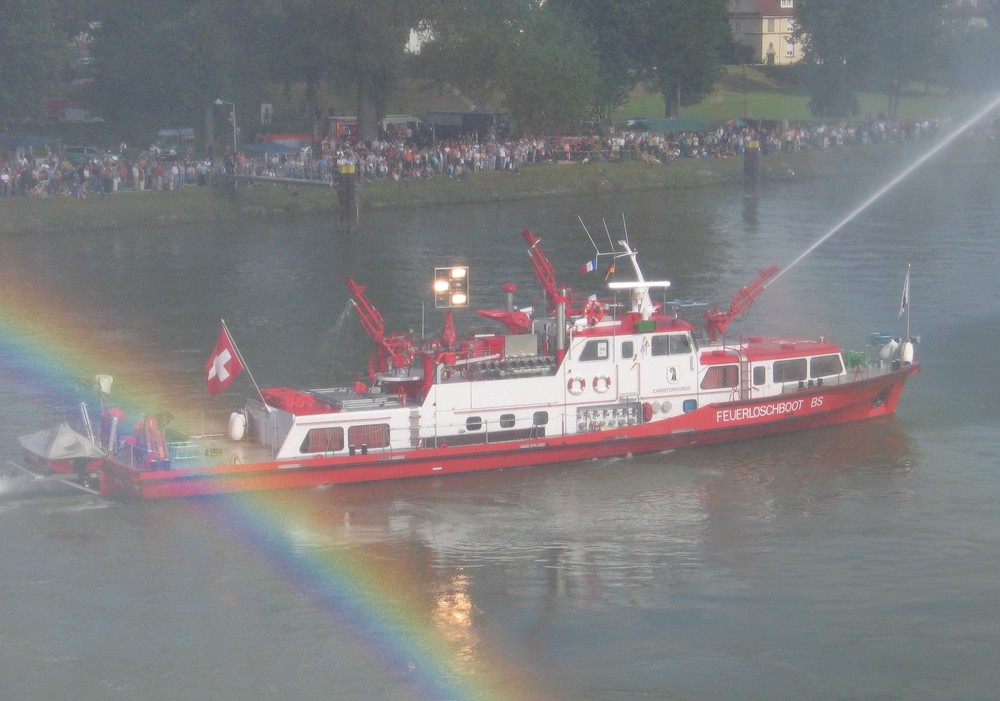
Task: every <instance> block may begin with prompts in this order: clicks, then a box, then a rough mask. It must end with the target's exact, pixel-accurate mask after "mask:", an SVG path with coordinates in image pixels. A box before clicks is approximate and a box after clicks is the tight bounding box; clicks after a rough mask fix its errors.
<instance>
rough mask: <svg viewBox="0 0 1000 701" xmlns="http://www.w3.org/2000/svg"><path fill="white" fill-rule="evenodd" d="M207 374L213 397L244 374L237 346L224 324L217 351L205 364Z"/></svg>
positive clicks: (213, 352) (217, 343)
mask: <svg viewBox="0 0 1000 701" xmlns="http://www.w3.org/2000/svg"><path fill="white" fill-rule="evenodd" d="M205 372H207V373H208V393H209V394H210V395H212V396H213V397H214V396H215V395H217V394H219V393H220V392H221V391H222V390H224V389H225V388H226V387H228V386H229V385H231V384H232V383H233V380H235V379H236V376H237V375H239V374H240V373H241V372H243V363H241V362H240V357H239V354H238V353H237V352H236V345H235V344H234V343H233V339H232V338H231V337H230V336H229V330H228V329H227V328H226V327H225V325H224V324H223V326H222V329H221V330H220V331H219V340H218V341H216V343H215V350H213V351H212V355H211V357H210V358H209V359H208V362H207V363H205Z"/></svg>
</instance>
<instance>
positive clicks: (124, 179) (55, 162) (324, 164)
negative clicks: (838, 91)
mask: <svg viewBox="0 0 1000 701" xmlns="http://www.w3.org/2000/svg"><path fill="white" fill-rule="evenodd" d="M941 129H942V124H941V123H940V121H939V120H936V119H933V120H931V119H927V120H919V121H907V122H891V121H889V120H887V119H885V118H869V119H867V120H864V121H861V122H846V121H845V122H839V123H835V124H825V123H821V124H815V125H799V126H788V125H786V124H781V123H775V122H770V123H768V122H754V121H752V120H731V121H730V122H728V123H727V124H724V125H722V126H719V127H718V128H715V129H707V130H703V131H697V132H694V131H689V132H680V133H676V134H657V133H653V132H650V131H647V130H643V129H632V128H628V127H622V128H615V129H610V130H607V131H606V132H605V133H603V134H600V135H586V136H578V135H574V136H547V137H530V136H529V137H522V138H516V139H509V138H497V137H496V136H489V137H487V138H485V139H482V140H480V139H478V138H474V137H469V138H463V139H450V140H443V141H438V142H435V143H433V144H430V145H428V146H416V145H413V144H411V143H408V142H407V141H405V140H401V139H389V138H384V139H376V140H373V141H370V142H368V143H364V144H352V143H340V144H333V145H331V148H329V149H328V150H321V152H319V153H314V151H313V149H312V148H311V147H304V148H302V149H301V150H299V151H298V152H296V153H282V154H277V153H276V154H266V153H265V154H260V155H248V154H246V153H243V152H238V153H235V154H234V153H233V152H232V151H231V150H230V151H229V152H227V153H226V155H225V157H224V158H223V159H221V160H214V159H210V158H204V159H200V160H196V159H193V158H184V157H179V158H177V159H175V160H163V159H158V158H156V157H155V156H154V155H151V154H149V153H148V152H143V153H142V154H139V155H137V156H136V157H134V158H129V157H127V156H126V155H124V154H122V155H112V154H105V155H102V156H95V157H93V158H91V159H89V160H87V161H82V162H76V161H72V160H69V159H68V158H66V157H65V156H64V155H61V154H60V153H59V152H58V151H48V152H46V153H45V154H44V155H43V156H41V157H38V156H36V157H34V158H29V157H27V156H24V155H22V156H21V157H19V158H16V157H10V156H9V155H8V156H7V157H5V156H4V155H3V154H0V198H7V197H19V196H24V197H37V198H45V197H51V196H56V195H65V196H69V197H76V198H84V197H88V196H97V197H109V196H110V195H112V194H113V193H115V192H120V191H124V190H129V191H144V190H177V189H181V188H183V187H188V186H196V185H208V184H211V182H212V180H213V178H214V177H215V176H217V175H223V174H226V175H238V176H245V177H252V178H253V179H255V180H258V181H259V180H267V179H272V178H273V179H276V180H277V179H285V180H308V181H313V182H316V181H318V182H323V183H329V184H331V185H332V184H333V183H334V182H335V181H336V179H337V177H338V173H339V172H340V171H341V169H342V168H341V167H342V166H343V165H345V164H347V163H350V164H351V165H353V166H354V171H355V173H356V174H357V177H358V178H360V179H361V180H362V181H365V182H367V181H375V180H404V179H413V178H420V179H427V178H434V177H439V176H445V177H452V178H462V177H466V176H469V175H472V174H476V173H481V172H486V171H509V172H517V171H519V170H520V169H521V168H523V167H525V166H527V165H531V164H535V163H541V162H546V161H554V162H571V161H602V162H614V161H621V160H627V159H639V160H643V161H646V162H649V163H670V162H671V161H674V160H676V159H679V158H726V157H733V156H741V155H742V153H743V151H744V150H745V149H746V148H747V146H748V144H750V143H751V142H755V143H757V144H759V146H760V148H761V151H762V152H763V153H765V154H767V153H771V152H777V151H791V152H796V151H804V150H811V149H829V148H842V147H848V146H852V145H870V144H877V143H887V142H894V143H896V142H903V141H910V140H926V139H933V138H934V137H935V136H936V135H937V134H938V133H939V132H940V131H941ZM990 129H991V130H994V131H995V129H994V126H991V127H990ZM989 135H990V138H994V137H995V133H990V134H989Z"/></svg>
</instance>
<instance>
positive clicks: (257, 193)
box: [0, 135, 1000, 235]
mask: <svg viewBox="0 0 1000 701" xmlns="http://www.w3.org/2000/svg"><path fill="white" fill-rule="evenodd" d="M982 139H983V137H982V135H979V137H976V138H973V137H970V138H966V139H964V140H959V141H958V142H957V143H956V144H953V145H952V146H951V147H949V149H948V150H947V151H946V153H943V154H941V157H940V158H938V159H935V162H936V163H938V164H943V165H946V166H947V165H949V164H950V165H951V166H954V165H955V164H957V163H963V162H974V161H982V160H984V159H990V160H993V161H994V162H996V161H998V160H1000V156H998V153H1000V150H998V147H997V145H996V144H995V143H990V144H989V145H988V147H987V148H984V147H983V143H982ZM930 145H931V144H929V143H904V144H883V145H877V146H849V147H843V148H838V149H828V150H824V151H804V152H799V153H785V152H781V153H774V154H769V155H765V156H762V157H761V159H760V178H761V181H762V182H763V183H767V182H780V181H789V180H792V179H795V178H815V177H838V176H845V175H856V174H859V173H863V172H885V173H886V174H887V177H888V176H891V175H892V174H894V173H896V172H898V171H899V170H900V169H902V168H903V167H905V165H906V164H908V163H910V162H912V161H913V159H915V158H917V157H918V156H919V154H921V153H923V152H924V151H925V150H926V149H927V148H928V147H929V146H930ZM742 179H743V159H742V158H710V159H699V158H687V159H681V160H677V161H674V162H672V163H667V164H659V163H643V162H639V161H624V162H621V163H601V162H590V163H577V162H573V163H565V164H560V163H540V164H536V165H531V166H528V167H525V168H523V169H521V171H520V172H518V173H511V172H503V171H494V172H488V173H475V174H472V175H469V176H467V177H465V178H461V179H454V178H449V177H446V176H438V177H435V178H432V179H429V180H406V181H401V182H397V181H394V180H391V179H384V180H381V181H377V182H371V183H368V184H366V185H365V186H364V187H363V188H362V189H361V190H360V191H359V194H358V206H359V208H360V209H361V211H362V212H364V211H366V210H372V209H388V208H399V207H426V206H447V205H453V204H475V203H480V202H496V201H508V200H510V201H515V200H520V199H526V198H538V197H560V196H566V195H588V194H594V193H614V192H628V191H637V190H664V191H671V190H684V189H688V188H694V187H717V186H721V185H738V184H739V183H741V182H742ZM0 212H2V213H3V216H2V217H0V235H17V234H40V233H45V232H50V231H83V230H104V229H107V230H114V229H136V228H140V229H141V228H161V227H169V226H179V225H184V224H193V223H198V222H212V221H228V220H233V219H239V218H247V217H307V216H320V217H322V216H328V217H330V218H331V219H335V218H336V217H337V213H338V203H337V196H336V192H335V191H334V190H332V189H329V188H324V187H297V188H289V187H286V186H284V185H257V186H253V187H240V188H239V189H237V190H232V189H224V188H216V189H212V188H205V187H187V188H184V189H181V190H178V191H174V192H170V191H146V192H120V193H114V194H113V195H112V196H111V197H110V198H109V199H106V200H103V199H100V198H98V197H96V196H91V197H89V198H87V199H84V200H77V199H74V198H72V197H52V198H49V199H46V200H33V199H9V200H3V201H0ZM362 219H363V215H362Z"/></svg>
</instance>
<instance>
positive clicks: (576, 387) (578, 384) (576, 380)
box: [566, 376, 587, 394]
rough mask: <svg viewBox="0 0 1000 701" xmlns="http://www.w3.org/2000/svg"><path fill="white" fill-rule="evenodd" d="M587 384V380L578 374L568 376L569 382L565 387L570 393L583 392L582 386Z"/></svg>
mask: <svg viewBox="0 0 1000 701" xmlns="http://www.w3.org/2000/svg"><path fill="white" fill-rule="evenodd" d="M586 386H587V381H586V380H584V379H583V378H582V377H580V376H576V377H571V378H569V384H567V385H566V389H568V390H569V393H570V394H583V388H584V387H586Z"/></svg>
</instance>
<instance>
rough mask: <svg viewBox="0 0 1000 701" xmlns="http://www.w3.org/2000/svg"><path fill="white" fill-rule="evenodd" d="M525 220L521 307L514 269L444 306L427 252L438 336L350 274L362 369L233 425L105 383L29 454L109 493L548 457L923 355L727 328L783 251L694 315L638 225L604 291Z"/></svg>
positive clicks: (627, 439) (690, 438) (838, 389)
mask: <svg viewBox="0 0 1000 701" xmlns="http://www.w3.org/2000/svg"><path fill="white" fill-rule="evenodd" d="M588 236H589V232H588ZM522 237H523V239H524V242H525V244H526V245H527V250H528V254H529V258H530V261H531V264H532V266H533V268H534V274H535V277H536V279H537V281H538V283H539V285H540V287H541V290H542V292H543V294H542V295H539V297H538V299H537V300H536V301H535V303H534V304H533V305H532V306H530V307H518V306H516V305H515V299H514V297H515V295H516V293H517V292H518V290H517V288H516V287H515V286H514V285H505V286H504V288H503V292H504V293H505V301H504V304H503V306H502V307H501V308H497V309H479V310H477V314H478V315H479V316H480V317H483V318H485V319H488V320H490V321H491V322H493V326H491V327H490V328H489V329H488V330H484V329H483V328H482V327H480V328H475V329H470V330H469V331H468V332H466V333H464V334H462V335H460V334H459V333H458V332H457V331H456V329H455V322H454V317H453V311H452V309H453V308H455V307H462V306H467V305H468V300H469V275H468V273H469V271H468V268H466V267H461V266H459V267H450V268H439V269H437V270H436V271H435V282H434V293H435V306H436V307H438V308H442V309H443V310H444V322H443V330H442V332H441V333H440V335H439V336H436V337H433V338H415V337H414V336H413V335H412V334H411V333H404V332H391V331H388V330H387V329H386V328H385V324H384V321H383V318H382V315H381V314H380V313H379V311H378V310H377V309H376V307H375V305H373V304H372V302H371V300H370V299H369V297H368V295H367V294H366V287H365V285H364V284H361V283H359V282H357V281H355V280H353V279H348V280H347V286H348V288H349V290H350V293H351V302H352V304H353V308H354V310H355V311H356V312H357V315H358V317H359V319H360V322H361V325H362V327H363V328H364V330H365V332H366V333H367V334H368V336H369V337H370V338H371V340H372V342H373V350H372V352H371V354H370V356H369V357H368V360H367V367H366V369H365V370H364V371H363V372H362V373H361V374H360V375H359V379H358V380H356V381H354V383H353V385H351V386H345V387H328V388H316V389H302V388H296V387H268V388H257V392H256V394H255V395H253V396H250V397H248V398H247V399H245V401H244V402H243V405H242V407H241V408H239V409H238V410H236V411H233V412H232V414H231V415H230V417H229V422H228V431H226V432H224V433H219V434H209V435H177V434H176V432H175V431H174V430H173V429H172V428H171V427H169V426H164V425H162V423H163V422H162V421H161V420H160V419H159V418H158V417H156V416H143V417H125V416H124V415H123V412H122V411H121V410H120V409H119V408H117V407H114V406H111V403H110V402H109V401H108V395H107V394H106V393H104V392H103V391H102V393H101V399H102V401H101V404H102V407H101V411H100V420H99V421H93V422H92V421H91V419H90V415H89V410H88V408H87V407H86V405H85V404H84V405H81V420H82V428H79V429H74V428H71V427H69V426H68V425H66V424H63V425H60V426H58V427H56V428H54V429H47V430H44V431H39V432H38V433H35V434H31V435H28V436H22V437H21V439H20V442H21V444H22V446H23V448H24V450H25V454H26V459H27V461H28V463H29V466H30V469H31V470H32V471H35V472H36V473H41V472H45V473H48V474H51V475H56V476H61V477H60V479H62V478H66V479H67V480H70V479H72V480H78V483H79V485H80V486H81V487H82V488H84V489H88V490H92V491H94V492H96V493H99V494H100V495H103V496H105V497H109V498H115V499H163V498H176V497H192V496H205V495H216V494H226V493H235V492H246V491H255V490H275V489H291V488H306V487H317V486H321V485H337V484H349V483H358V482H370V481H377V480H394V479H402V478H412V477H434V476H438V477H440V476H445V475H450V474H458V473H469V472H477V471H482V470H500V469H505V468H515V467H526V466H541V465H547V464H553V463H565V462H575V461H583V460H591V459H594V458H611V457H616V456H628V455H639V454H648V453H658V452H663V451H670V450H674V449H678V448H687V447H693V446H702V445H711V444H719V443H729V442H734V441H744V440H749V439H753V438H759V437H763V436H773V435H777V434H784V433H790V432H793V431H804V430H808V429H814V428H818V427H823V426H833V425H836V424H844V423H848V422H854V421H862V420H868V419H875V418H877V417H884V416H888V415H891V414H893V413H894V412H895V410H896V407H897V404H898V402H899V400H900V395H901V393H902V390H903V386H904V384H905V382H906V380H907V378H909V377H910V376H911V375H914V374H916V373H918V372H919V365H918V363H917V362H915V359H914V345H915V342H916V341H917V340H919V339H917V338H912V339H911V338H906V337H904V338H901V339H897V338H892V337H891V336H890V335H889V334H886V333H878V334H872V335H871V336H869V337H868V339H867V340H866V342H865V345H864V350H859V351H850V350H845V349H843V348H841V347H840V346H838V345H837V344H835V343H833V342H832V341H830V340H829V339H827V338H825V337H819V338H798V337H784V336H782V337H770V336H744V335H742V334H741V335H740V337H739V339H738V340H736V341H732V340H730V339H728V338H727V329H728V326H729V324H730V323H731V322H732V321H733V320H734V319H741V318H743V317H744V316H745V315H746V313H747V312H748V310H749V309H750V306H751V305H752V304H753V302H754V300H755V299H756V298H757V297H758V296H759V295H760V294H761V293H762V292H763V291H764V288H765V287H766V283H767V281H768V280H770V279H772V278H773V277H774V276H775V275H776V274H777V272H778V270H779V268H778V267H776V266H775V267H772V268H768V269H767V270H762V271H760V275H759V277H758V278H757V279H755V280H754V281H753V282H751V283H750V284H748V285H747V286H745V287H743V288H742V289H740V290H739V291H738V292H737V293H736V294H735V295H734V296H733V298H732V300H731V303H730V305H729V307H728V309H720V308H718V307H714V308H711V309H706V310H705V311H704V312H702V314H701V316H702V319H701V323H699V325H698V326H696V325H695V323H693V322H692V321H689V320H687V319H685V318H683V315H682V314H681V313H680V311H679V306H680V305H677V304H671V303H668V302H663V301H657V300H656V299H654V294H653V293H652V292H653V291H654V290H663V289H666V288H667V287H669V284H670V283H669V282H668V281H665V280H647V279H646V278H645V276H644V275H643V272H642V270H641V268H640V266H639V262H638V257H637V253H636V250H635V249H634V248H633V246H632V244H631V243H630V242H629V241H628V236H627V233H626V234H625V235H624V236H622V237H621V238H620V240H617V241H615V242H613V243H612V242H611V236H609V244H608V246H607V247H610V250H601V249H600V247H598V246H597V245H596V244H595V245H594V248H595V251H596V254H597V255H596V256H595V257H594V259H593V260H592V261H590V262H588V263H587V264H586V265H585V266H584V270H593V269H594V268H595V267H596V266H597V264H598V261H599V260H601V259H603V260H605V261H607V260H610V261H612V262H611V265H614V266H616V268H617V269H618V270H621V269H622V268H630V270H631V274H627V275H626V277H628V278H629V279H628V280H621V279H618V277H616V279H615V280H613V281H612V282H610V283H608V285H607V287H608V292H607V293H605V296H604V297H599V296H597V295H586V296H584V295H581V294H578V293H576V292H575V291H574V290H572V289H571V288H569V287H568V286H566V285H562V284H559V282H558V281H557V278H556V273H555V269H554V267H553V265H552V263H551V262H550V261H549V259H548V258H547V257H546V255H545V254H544V253H543V251H542V247H541V240H540V239H539V238H538V237H537V236H535V235H534V234H533V233H532V232H531V231H529V230H524V231H523V232H522ZM591 242H592V243H593V238H591ZM907 282H908V278H907ZM904 301H905V297H904ZM705 306H707V305H705ZM695 321H697V319H695ZM907 326H908V324H907ZM908 331H909V329H908V328H907V333H908ZM244 368H245V362H244V360H243V357H242V355H241V354H240V352H239V349H238V348H237V347H236V344H235V343H234V342H233V339H232V336H231V335H230V333H229V330H228V327H227V326H226V325H225V323H224V322H223V325H222V329H221V331H220V335H219V339H218V342H217V344H216V346H215V349H214V350H213V352H212V355H211V357H210V359H209V361H208V363H207V365H206V372H207V383H208V389H209V392H210V393H212V394H216V393H218V392H221V391H222V390H224V389H225V388H226V387H227V386H228V385H229V384H230V383H231V382H232V381H233V379H234V378H235V377H236V376H237V375H238V374H239V373H240V372H241V371H243V370H244ZM100 378H101V379H103V381H104V382H105V383H106V385H107V387H108V388H109V387H110V378H109V377H107V376H100ZM361 378H363V379H361ZM254 385H255V388H256V382H254ZM130 419H131V420H130ZM126 427H128V428H126Z"/></svg>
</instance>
